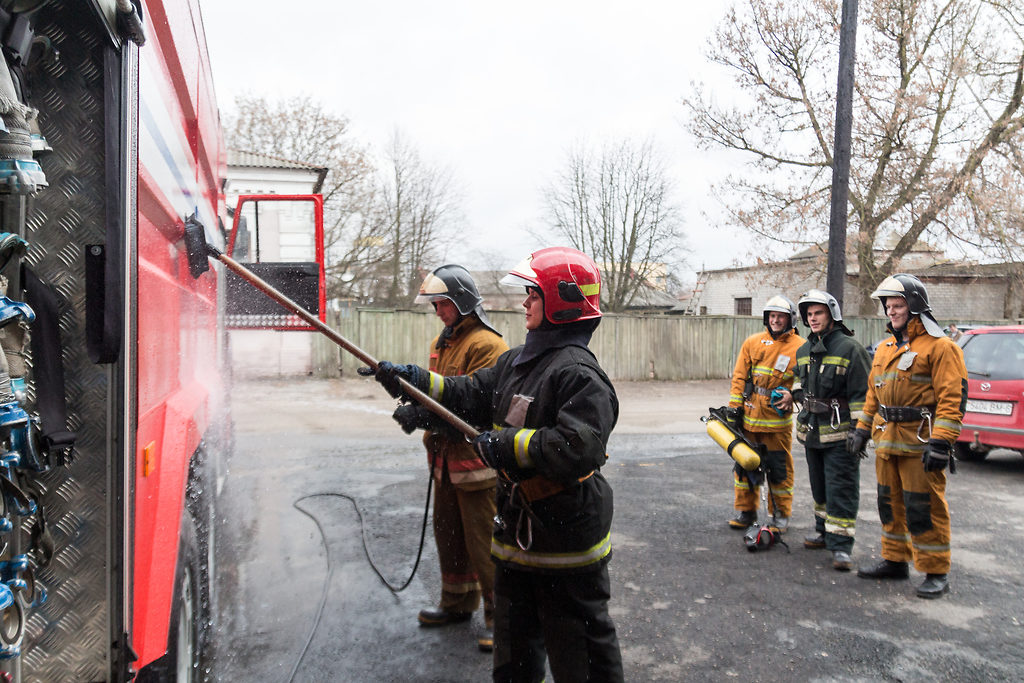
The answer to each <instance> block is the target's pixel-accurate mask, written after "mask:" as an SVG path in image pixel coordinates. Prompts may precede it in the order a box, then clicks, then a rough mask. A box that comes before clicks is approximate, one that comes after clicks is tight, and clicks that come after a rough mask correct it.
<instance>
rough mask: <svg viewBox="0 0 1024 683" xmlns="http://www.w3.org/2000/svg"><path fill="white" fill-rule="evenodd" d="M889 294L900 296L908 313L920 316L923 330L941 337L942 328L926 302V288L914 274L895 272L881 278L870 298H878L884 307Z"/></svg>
mask: <svg viewBox="0 0 1024 683" xmlns="http://www.w3.org/2000/svg"><path fill="white" fill-rule="evenodd" d="M890 296H898V297H902V298H903V299H905V300H906V302H907V308H909V309H910V315H916V316H918V317H920V318H921V322H922V323H923V324H924V328H925V330H927V332H928V334H930V335H932V336H933V337H942V336H944V335H943V333H942V328H941V327H940V326H939V323H938V322H936V320H935V316H934V315H932V312H931V311H932V307H931V304H929V303H928V290H927V289H925V286H924V283H923V282H921V280H920V279H919V278H918V277H917V276H916V275H908V274H907V273H896V274H895V275H890V276H889V277H887V278H885V279H884V280H882V281H881V282H880V283H879V284H878V287H877V288H876V289H875V291H874V292H872V293H871V298H872V299H878V300H879V301H880V302H881V303H882V307H883V308H884V307H885V300H886V298H888V297H890Z"/></svg>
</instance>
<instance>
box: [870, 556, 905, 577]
mask: <svg viewBox="0 0 1024 683" xmlns="http://www.w3.org/2000/svg"><path fill="white" fill-rule="evenodd" d="M857 576H859V577H861V578H862V579H907V578H910V568H909V567H908V566H907V563H906V562H893V561H892V560H882V561H881V562H879V563H878V564H873V565H871V566H869V567H861V568H860V569H858V570H857Z"/></svg>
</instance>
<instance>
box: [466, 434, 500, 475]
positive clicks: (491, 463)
mask: <svg viewBox="0 0 1024 683" xmlns="http://www.w3.org/2000/svg"><path fill="white" fill-rule="evenodd" d="M473 447H474V448H476V452H477V453H479V454H480V459H481V460H483V461H484V464H485V465H487V466H488V467H490V468H491V469H495V470H500V469H502V467H501V456H500V455H499V453H498V437H497V435H496V434H494V433H493V432H480V435H479V436H477V437H476V438H475V439H473Z"/></svg>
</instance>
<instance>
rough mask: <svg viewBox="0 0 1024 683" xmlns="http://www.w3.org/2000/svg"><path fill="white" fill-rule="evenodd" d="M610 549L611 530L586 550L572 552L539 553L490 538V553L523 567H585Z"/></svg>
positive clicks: (602, 556) (603, 555)
mask: <svg viewBox="0 0 1024 683" xmlns="http://www.w3.org/2000/svg"><path fill="white" fill-rule="evenodd" d="M611 551H612V535H611V532H609V533H608V535H607V536H605V537H604V538H602V539H601V540H600V541H599V542H598V543H597V545H594V546H592V547H590V548H587V549H586V550H579V551H576V552H573V553H541V552H535V551H531V550H523V549H522V548H520V547H519V546H511V545H506V544H504V543H501V542H499V541H498V540H497V539H496V538H492V539H491V555H493V556H494V557H496V558H498V559H499V560H503V561H505V562H512V563H514V564H519V565H522V566H524V567H545V568H550V569H570V568H572V567H585V566H587V565H588V564H593V563H595V562H598V561H600V560H601V559H602V558H604V557H606V556H607V555H608V553H610V552H611Z"/></svg>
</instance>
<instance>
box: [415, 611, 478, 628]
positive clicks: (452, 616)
mask: <svg viewBox="0 0 1024 683" xmlns="http://www.w3.org/2000/svg"><path fill="white" fill-rule="evenodd" d="M472 616H473V613H472V612H447V611H445V610H443V609H425V610H420V613H419V622H420V626H447V625H448V624H459V623H462V622H463V621H469V619H470V617H472Z"/></svg>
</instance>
